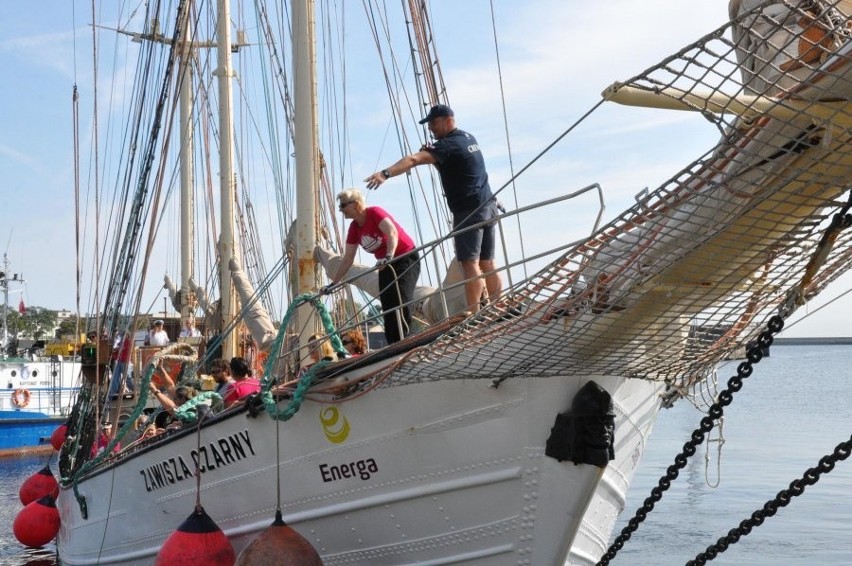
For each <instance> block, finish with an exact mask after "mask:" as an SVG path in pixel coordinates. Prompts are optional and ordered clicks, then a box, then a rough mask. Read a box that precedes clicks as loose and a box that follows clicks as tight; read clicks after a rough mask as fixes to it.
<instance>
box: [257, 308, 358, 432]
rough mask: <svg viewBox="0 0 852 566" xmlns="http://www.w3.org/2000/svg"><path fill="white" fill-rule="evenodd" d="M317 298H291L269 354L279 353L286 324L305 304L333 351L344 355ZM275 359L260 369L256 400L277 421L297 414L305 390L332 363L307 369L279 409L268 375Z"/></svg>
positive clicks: (326, 310) (324, 310) (328, 318)
mask: <svg viewBox="0 0 852 566" xmlns="http://www.w3.org/2000/svg"><path fill="white" fill-rule="evenodd" d="M319 297H320V296H319V295H316V294H312V293H304V294H302V295H299V296H297V297H296V298H295V299H293V302H291V303H290V306H289V307H288V308H287V313H286V314H285V315H284V319H283V320H282V321H281V326H280V327H279V329H278V335H277V336H276V337H275V341H274V342H273V343H272V349H271V351H272V352H280V351H281V346H282V344H283V342H284V337H285V336H286V335H287V328H288V326H289V324H290V319H291V318H292V317H293V313H294V312H295V310H296V309H297V308H298V307H299V306H300V305H303V304H305V303H310V304H311V305H313V307H314V309H316V311H317V314H318V315H319V318H320V321H322V326H323V329H324V330H325V332H326V333H327V334H328V335H329V338H330V340H331V345H332V347H333V348H334V351H335V352H345V350H344V349H343V343H342V342H341V340H340V336H339V335H338V334H337V331H336V329H335V328H334V322H333V321H332V320H331V315H330V314H329V312H328V309H327V308H326V307H325V305H324V304H323V303H322V301H320V300H319ZM275 360H276V358H275V356H269V358H268V359H267V360H266V365H265V366H264V367H263V381H262V382H261V391H260V399H261V401H262V402H263V408H264V409H265V410H266V412H267V413H269V416H270V417H271V418H273V419H275V420H279V421H287V420H290V419H291V418H293V415H295V414H296V413H298V412H299V409H300V408H301V407H302V402H303V401H304V400H305V394H306V393H307V391H308V389H310V387H311V385H313V383H314V379H315V377H316V374H317V372H319V371H320V370H321V369H323V368H324V367H326V366H327V365H329V364H330V363H332V362H330V361H328V360H320V361H319V362H317V363H315V364H313V365H311V367H309V368H308V369H307V370H306V371H305V373H304V374H303V375H302V376H301V377H300V378H299V383H298V384H297V385H296V388H295V390H294V391H293V393H292V399H291V400H290V402H289V403H288V404H287V406H286V407H285V408H284V409H282V410H279V409H278V402H277V401H276V400H275V397H274V396H273V394H272V389H273V387H274V385H275V383H274V380H273V379H272V377H271V376H272V372H273V370H274V368H275Z"/></svg>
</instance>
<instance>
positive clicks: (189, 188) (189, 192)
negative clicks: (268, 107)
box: [163, 10, 195, 328]
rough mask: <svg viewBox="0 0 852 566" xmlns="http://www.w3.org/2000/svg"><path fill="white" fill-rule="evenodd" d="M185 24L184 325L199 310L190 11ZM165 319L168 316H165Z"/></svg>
mask: <svg viewBox="0 0 852 566" xmlns="http://www.w3.org/2000/svg"><path fill="white" fill-rule="evenodd" d="M183 18H184V20H183V22H182V28H183V35H182V39H183V42H182V44H181V49H180V59H179V61H180V75H179V77H180V79H179V80H180V83H179V84H180V136H179V138H180V305H178V307H179V308H180V317H181V321H183V320H186V319H187V318H189V317H190V314H191V313H192V310H193V309H194V307H195V301H194V300H191V297H192V296H193V295H194V294H193V293H192V291H191V290H190V286H189V279H190V278H191V277H192V275H193V269H194V263H195V257H194V253H193V252H194V249H195V248H194V247H193V232H194V230H193V218H194V217H193V212H194V208H195V206H194V199H193V192H194V190H195V189H194V186H193V184H194V182H193V177H192V170H193V167H194V164H193V157H194V155H193V145H194V139H193V129H192V108H193V103H192V89H193V86H194V82H195V81H194V80H193V73H192V54H193V47H192V26H190V25H189V22H190V17H189V10H187V11H185V12H184V16H183ZM163 314H164V315H165V314H166V313H163ZM181 328H183V324H181Z"/></svg>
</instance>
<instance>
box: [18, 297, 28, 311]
mask: <svg viewBox="0 0 852 566" xmlns="http://www.w3.org/2000/svg"><path fill="white" fill-rule="evenodd" d="M18 312H19V313H21V314H27V307H26V305H25V304H24V298H23V297H21V302H20V303H18Z"/></svg>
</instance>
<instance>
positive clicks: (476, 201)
mask: <svg viewBox="0 0 852 566" xmlns="http://www.w3.org/2000/svg"><path fill="white" fill-rule="evenodd" d="M420 123H421V124H426V123H428V124H429V131H430V132H432V136H433V137H434V138H435V143H433V144H431V145H425V146H423V147H422V148H421V149H420V151H418V152H417V153H412V154H411V155H407V156H405V157H403V158H402V159H400V160H399V161H397V162H396V163H394V164H393V165H391V166H390V167H388V168H387V169H383V170H381V171H377V172H376V173H373V174H372V175H370V176H369V177H367V178H366V179H364V181H365V182H366V183H367V188H368V189H377V188H378V187H379V185H381V184H382V183H384V182H385V181H386V180H388V179H390V178H391V177H395V176H397V175H402V174H403V173H405V172H407V171H408V170H410V169H412V168H413V167H416V166H418V165H424V164H432V165H434V166H435V168H436V169H438V174H439V175H440V177H441V185H442V186H443V187H444V197H445V198H446V199H447V206H448V207H449V208H450V212H451V213H452V215H453V229H454V230H461V229H463V228H465V227H467V226H471V225H473V224H478V223H480V222H487V221H488V220H491V219H492V218H494V217H495V216H497V202H496V199H495V198H494V195H493V194H492V193H491V187H490V186H489V185H488V173H487V172H486V171H485V160H484V159H483V158H482V151H481V150H480V149H479V144H478V143H477V141H476V138H474V137H473V136H472V135H471V134H469V133H467V132H465V131H462V130H460V129H458V128H457V127H456V119H455V116H454V114H453V111H452V109H451V108H450V107H449V106H446V105H444V104H438V105H435V106H433V107H432V108H431V109H430V110H429V114H428V115H427V116H426V117H425V118H423V119H422V120H420ZM453 240H454V242H455V247H456V257H457V258H458V260H459V263H461V266H462V269H463V270H464V277H465V280H466V283H465V298H466V302H467V308H468V310H471V311H477V310H479V301H480V299H481V298H482V293H483V290H487V292H488V298H489V299H490V300H492V301H493V300H496V299H497V298H498V297H499V296H500V293H501V290H502V287H503V284H502V282H501V281H500V274H499V273H497V272H496V271H495V264H494V252H495V245H496V226H495V223H494V222H491V223H487V224H485V225H484V226H481V227H479V228H477V229H473V230H468V231H466V232H464V233H463V234H459V235H457V236H455V237H454V238H453ZM483 273H485V281H484V282H483V280H482V274H483Z"/></svg>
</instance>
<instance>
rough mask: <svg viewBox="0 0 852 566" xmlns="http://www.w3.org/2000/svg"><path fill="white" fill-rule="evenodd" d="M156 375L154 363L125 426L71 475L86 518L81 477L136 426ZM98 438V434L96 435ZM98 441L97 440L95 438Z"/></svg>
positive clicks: (149, 366)
mask: <svg viewBox="0 0 852 566" xmlns="http://www.w3.org/2000/svg"><path fill="white" fill-rule="evenodd" d="M153 375H154V365H153V364H149V365H148V368H147V369H146V371H145V373H143V374H142V384H141V386H140V388H139V389H140V391H139V399H138V400H137V401H136V406H135V407H134V408H133V413H131V415H130V418H128V419H127V420H126V421H124V426H123V427H121V429H120V430H119V431H118V434H116V435H115V438H113V439H112V440H111V441H110V442H109V444H107V445H106V447H105V448H104V449H103V451H102V452H101V453H100V454H97V455H96V456H95V457H94V458H92V459H91V460H88V461H87V462H85V463H84V464H83V465H82V466H80V469H78V470H77V471H76V472H75V473H74V475H73V476H72V477H71V481H72V482H73V484H74V498H75V499H76V500H77V504H78V505H79V506H80V514H81V515H82V516H83V518H84V519H87V518H88V516H89V511H88V505H86V497H85V496H84V495H81V494H80V478H82V477H83V476H84V475H85V474H86V473H88V471H89V470H91V469H92V468H94V467H96V466H97V465H98V464H100V463H101V462H103V461H104V460H106V459H107V458H109V457H111V456H112V451H113V449H114V448H115V447H116V445H117V444H118V443H119V442H121V440H122V439H123V438H124V437H125V435H127V433H128V432H129V431H130V428H131V427H132V426H134V424H135V423H136V419H137V418H138V417H139V415H141V414H142V411H143V410H144V408H145V404H146V403H147V402H148V384H149V383H151V377H152V376H153ZM96 439H97V436H96ZM95 442H97V440H95ZM63 481H68V480H67V479H66V478H63Z"/></svg>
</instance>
